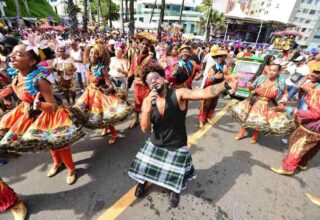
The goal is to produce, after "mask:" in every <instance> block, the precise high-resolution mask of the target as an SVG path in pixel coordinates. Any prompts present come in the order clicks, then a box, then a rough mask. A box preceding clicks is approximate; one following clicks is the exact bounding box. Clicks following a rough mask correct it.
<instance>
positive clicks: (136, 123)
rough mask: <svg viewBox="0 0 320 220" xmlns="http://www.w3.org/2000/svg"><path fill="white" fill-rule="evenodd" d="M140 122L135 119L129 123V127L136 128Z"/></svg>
mask: <svg viewBox="0 0 320 220" xmlns="http://www.w3.org/2000/svg"><path fill="white" fill-rule="evenodd" d="M138 124H139V122H138V121H134V122H132V123H131V124H130V125H129V128H134V127H135V126H136V125H138Z"/></svg>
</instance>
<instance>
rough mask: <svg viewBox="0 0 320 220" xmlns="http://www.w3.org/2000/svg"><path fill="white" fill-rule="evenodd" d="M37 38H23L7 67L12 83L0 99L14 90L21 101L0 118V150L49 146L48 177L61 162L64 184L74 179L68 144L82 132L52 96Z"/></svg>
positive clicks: (40, 148) (69, 114) (48, 74)
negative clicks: (49, 165) (50, 157)
mask: <svg viewBox="0 0 320 220" xmlns="http://www.w3.org/2000/svg"><path fill="white" fill-rule="evenodd" d="M32 42H36V40H31V41H22V43H23V44H20V45H18V46H16V47H15V48H14V49H13V52H12V54H11V61H12V66H13V68H11V69H10V70H9V73H10V75H11V76H12V78H13V80H12V83H11V84H10V85H9V86H7V87H5V88H4V89H3V90H1V92H0V98H3V97H5V96H7V95H8V94H11V93H13V92H14V93H15V94H16V95H17V97H18V98H19V99H20V100H21V103H20V104H19V105H18V106H17V107H16V108H14V109H13V110H11V111H9V112H7V113H6V114H5V115H3V116H2V117H1V119H0V152H15V153H20V154H21V153H25V152H36V151H40V150H46V149H50V152H51V155H52V157H53V161H54V165H53V167H52V169H51V170H50V171H49V173H48V176H49V177H51V176H54V175H55V174H56V173H57V172H58V169H59V167H61V165H62V164H64V165H65V166H66V167H67V169H68V176H67V183H68V184H73V183H74V182H75V180H76V176H75V167H74V163H73V160H72V155H71V151H70V147H69V146H70V145H71V144H72V143H74V142H75V141H76V140H78V139H80V138H81V137H82V136H83V135H84V133H83V132H82V131H81V129H80V128H79V127H77V126H76V125H75V124H74V117H73V116H72V114H71V112H70V111H69V110H68V109H67V108H65V107H63V106H59V105H58V103H57V101H56V99H55V98H54V96H53V91H52V86H51V83H52V77H51V73H50V72H48V71H47V70H46V69H44V68H42V67H41V66H39V65H38V63H39V62H40V60H41V57H44V56H43V54H42V53H41V49H40V48H39V47H38V46H37V45H35V44H33V43H32Z"/></svg>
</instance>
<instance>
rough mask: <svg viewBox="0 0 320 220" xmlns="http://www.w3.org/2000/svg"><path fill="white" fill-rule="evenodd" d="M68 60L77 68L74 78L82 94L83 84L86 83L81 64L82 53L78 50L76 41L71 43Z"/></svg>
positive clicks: (84, 68)
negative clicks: (70, 59)
mask: <svg viewBox="0 0 320 220" xmlns="http://www.w3.org/2000/svg"><path fill="white" fill-rule="evenodd" d="M70 58H72V59H73V61H74V63H75V67H76V68H77V74H76V76H77V81H78V83H79V86H80V89H81V92H84V84H85V83H86V67H85V65H84V64H83V53H82V50H81V49H80V48H79V46H78V42H77V41H73V42H72V43H71V50H70Z"/></svg>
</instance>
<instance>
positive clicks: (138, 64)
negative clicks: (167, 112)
mask: <svg viewBox="0 0 320 220" xmlns="http://www.w3.org/2000/svg"><path fill="white" fill-rule="evenodd" d="M154 62H155V60H154V59H153V57H152V56H151V55H138V56H133V57H132V61H131V66H130V74H131V75H134V77H135V80H134V87H133V91H134V107H135V112H141V107H142V103H143V99H144V98H145V97H146V96H147V95H148V94H149V92H150V89H149V87H148V85H145V84H144V83H143V82H142V79H141V77H142V72H143V70H144V69H145V68H147V67H148V66H150V65H151V64H152V63H154Z"/></svg>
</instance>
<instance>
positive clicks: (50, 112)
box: [0, 30, 320, 219]
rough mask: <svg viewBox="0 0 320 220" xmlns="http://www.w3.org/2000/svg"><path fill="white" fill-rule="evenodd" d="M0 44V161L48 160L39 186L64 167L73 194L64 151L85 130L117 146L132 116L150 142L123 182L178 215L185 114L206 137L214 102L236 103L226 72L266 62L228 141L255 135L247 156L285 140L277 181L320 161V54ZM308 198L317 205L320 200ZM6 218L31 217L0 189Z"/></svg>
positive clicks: (114, 39)
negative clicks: (274, 139)
mask: <svg viewBox="0 0 320 220" xmlns="http://www.w3.org/2000/svg"><path fill="white" fill-rule="evenodd" d="M1 38H2V39H0V53H1V61H2V62H1V66H0V68H1V70H2V71H1V75H0V86H1V91H0V107H1V111H2V114H1V118H0V137H1V139H0V152H1V153H2V154H7V153H17V154H23V153H30V152H37V151H42V150H48V151H50V153H51V156H52V159H53V165H52V167H51V169H50V170H49V171H48V174H47V176H48V177H53V176H55V175H56V174H57V173H58V172H60V171H61V167H62V165H64V166H65V167H66V168H67V170H68V172H67V179H66V181H67V183H68V184H74V183H75V182H76V178H77V177H76V168H75V165H74V162H73V158H72V153H71V149H70V147H71V145H73V144H74V143H75V142H76V141H77V140H79V139H80V138H82V137H83V136H84V135H85V132H84V131H83V129H82V128H83V127H86V128H89V129H102V136H106V135H107V134H108V130H110V131H111V137H110V139H109V141H108V143H109V144H113V143H115V142H116V141H117V130H116V125H117V123H118V122H120V121H122V120H125V119H126V118H127V116H129V115H130V114H131V113H133V112H134V120H133V121H132V123H131V124H130V126H129V128H131V129H132V128H134V127H135V126H136V125H138V124H140V126H141V130H142V132H149V133H150V132H151V137H150V139H149V140H147V141H146V144H145V145H144V146H143V147H142V148H141V149H140V150H139V152H138V153H137V155H136V157H135V158H134V160H133V163H132V166H131V168H130V170H129V172H128V174H129V176H130V177H131V178H132V179H134V180H136V181H137V182H138V183H139V184H138V185H137V188H136V191H135V195H136V196H137V197H141V196H143V195H144V193H145V191H146V190H147V187H146V185H147V182H150V183H153V184H156V185H159V186H162V187H164V188H166V189H168V190H170V196H169V204H170V206H171V207H177V206H178V204H179V200H180V193H181V191H182V190H183V189H184V188H185V187H186V182H187V181H188V180H191V179H194V178H195V177H196V171H195V168H194V166H193V163H192V158H191V154H190V153H189V151H188V148H187V132H186V126H185V122H186V115H187V112H188V103H189V102H190V101H197V100H199V101H200V106H199V128H200V129H202V128H203V127H204V126H205V124H206V123H210V122H211V121H210V120H211V118H212V117H213V115H214V113H215V109H216V106H217V103H218V101H219V99H220V98H222V97H224V98H225V99H230V97H232V96H233V95H234V93H235V92H236V90H237V86H238V81H239V76H238V75H237V74H236V75H233V74H231V71H232V69H233V68H234V66H235V65H236V64H237V62H239V60H241V59H242V58H244V57H250V56H263V57H264V63H263V64H262V67H261V68H260V69H259V71H258V73H257V77H256V79H255V80H254V81H248V82H247V87H248V88H249V90H250V91H251V95H250V96H249V97H248V98H247V99H244V100H242V101H239V102H238V103H236V104H235V105H233V106H232V107H231V108H230V113H231V115H232V117H233V118H234V120H235V121H236V122H238V123H239V124H240V131H239V133H238V134H237V135H236V137H235V139H236V140H240V139H242V138H244V137H245V135H246V130H247V129H254V133H253V136H252V137H251V141H250V142H251V143H252V144H254V143H256V142H257V141H258V137H259V135H260V134H265V135H281V136H283V137H284V138H283V142H284V143H286V144H287V142H288V139H286V138H285V137H286V136H290V137H289V150H288V155H287V156H286V157H285V158H284V160H283V163H282V165H281V166H280V167H272V168H271V169H272V170H273V171H274V172H277V173H279V174H283V175H292V174H294V171H295V169H297V168H299V169H301V170H307V168H308V166H307V165H308V162H309V161H310V160H311V159H312V158H313V157H314V156H315V155H316V154H317V153H318V151H319V149H320V142H319V141H320V120H319V119H320V98H319V97H320V96H319V95H320V54H311V53H309V52H305V51H301V50H298V49H297V48H294V49H292V50H290V51H289V53H287V52H286V53H284V54H282V55H280V56H278V57H274V56H272V55H265V51H266V49H267V48H255V47H254V46H252V47H251V46H248V47H246V48H243V47H241V46H235V45H232V44H214V45H212V44H208V43H195V42H192V41H183V40H182V41H181V42H172V41H166V42H158V41H157V38H156V37H155V36H154V35H153V34H151V33H149V32H139V33H137V34H136V35H135V36H134V37H132V38H126V37H124V36H121V35H114V36H113V35H106V34H99V35H96V36H88V37H87V38H86V37H63V36H62V35H61V34H57V33H51V32H40V31H37V30H35V31H29V32H28V33H25V32H24V33H23V34H22V35H21V36H19V35H15V36H10V33H7V34H6V36H5V37H4V36H1ZM283 76H286V77H287V78H286V79H285V77H283ZM194 81H199V85H200V86H199V88H196V89H194V88H193V87H194V85H193V82H194ZM131 88H132V90H133V96H134V103H133V104H131V103H129V101H128V100H129V99H128V95H129V90H130V89H131ZM220 94H221V95H220ZM6 162H7V161H6V160H5V159H4V158H3V159H1V160H0V164H1V165H4V164H5V163H6ZM307 196H308V197H309V198H310V199H311V200H312V201H313V202H314V203H316V204H317V205H320V197H317V196H314V195H312V194H307ZM6 210H11V211H12V213H13V215H14V217H15V219H24V218H25V216H26V212H27V209H26V207H25V205H24V204H23V202H22V201H21V200H20V199H19V198H18V196H17V195H16V194H15V192H14V191H13V190H12V189H11V188H10V187H9V186H7V185H6V184H5V183H4V182H3V181H2V180H1V179H0V212H3V211H6Z"/></svg>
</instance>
